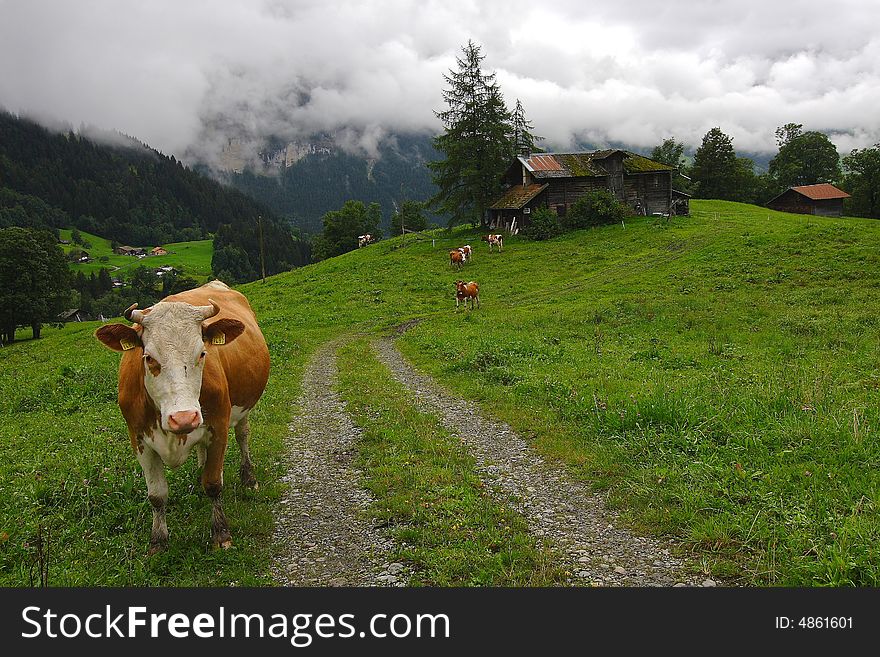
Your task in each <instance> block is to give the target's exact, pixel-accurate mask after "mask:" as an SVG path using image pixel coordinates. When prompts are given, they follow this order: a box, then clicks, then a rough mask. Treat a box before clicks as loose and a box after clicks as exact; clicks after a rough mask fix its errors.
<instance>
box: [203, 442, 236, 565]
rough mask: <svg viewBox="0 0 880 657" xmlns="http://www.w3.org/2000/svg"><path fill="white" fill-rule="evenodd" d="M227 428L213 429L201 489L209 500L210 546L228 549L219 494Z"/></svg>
mask: <svg viewBox="0 0 880 657" xmlns="http://www.w3.org/2000/svg"><path fill="white" fill-rule="evenodd" d="M228 433H229V428H228V426H225V425H224V426H223V427H214V428H213V430H212V434H213V435H212V438H211V444H210V445H208V458H207V459H206V460H205V468H204V470H202V488H204V489H205V494H206V495H207V496H208V497H209V498H211V507H212V508H211V544H212V545H213V546H214V547H222V548H228V547H230V546H231V545H232V536H231V535H230V533H229V523H228V522H227V521H226V514H225V513H223V503H222V502H221V500H220V493H222V492H223V459H224V458H225V456H226V443H227V435H228Z"/></svg>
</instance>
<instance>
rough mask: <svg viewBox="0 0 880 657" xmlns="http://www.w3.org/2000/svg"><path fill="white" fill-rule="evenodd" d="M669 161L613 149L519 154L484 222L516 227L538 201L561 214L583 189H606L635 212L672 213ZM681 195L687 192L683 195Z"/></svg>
mask: <svg viewBox="0 0 880 657" xmlns="http://www.w3.org/2000/svg"><path fill="white" fill-rule="evenodd" d="M674 171H675V167H671V166H669V165H667V164H662V163H660V162H655V161H654V160H650V159H648V158H646V157H644V156H643V155H638V154H636V153H631V152H629V151H623V150H619V149H611V150H602V151H594V152H589V153H532V154H530V155H521V156H519V157H518V158H517V159H516V160H515V161H514V162H513V163H511V165H510V167H508V169H507V171H506V172H505V174H504V178H503V184H504V187H505V192H504V194H503V195H502V196H501V198H499V199H498V200H497V201H495V202H494V203H493V204H492V205H491V206H490V208H489V225H490V227H492V228H505V229H507V230H513V231H516V230H518V229H519V228H520V227H522V226H524V225H527V224H528V223H529V215H530V214H531V212H532V211H533V210H534V209H536V208H539V207H546V208H550V209H552V210H555V211H556V213H557V214H558V215H560V216H563V215H564V214H565V213H566V212H567V211H568V208H569V207H571V205H572V204H573V203H575V202H576V201H578V200H579V199H580V198H581V197H583V196H584V195H585V194H588V193H590V192H593V191H596V190H599V189H606V190H609V191H611V192H612V193H613V194H614V196H615V197H617V199H618V200H619V201H620V202H622V203H625V204H626V205H628V206H629V207H630V208H631V209H632V210H633V212H635V213H636V214H643V215H647V214H655V213H661V214H675V212H676V209H678V208H682V207H684V208H686V207H687V204H686V203H683V204H682V203H678V204H673V190H672V174H673V172H674ZM684 196H687V195H684Z"/></svg>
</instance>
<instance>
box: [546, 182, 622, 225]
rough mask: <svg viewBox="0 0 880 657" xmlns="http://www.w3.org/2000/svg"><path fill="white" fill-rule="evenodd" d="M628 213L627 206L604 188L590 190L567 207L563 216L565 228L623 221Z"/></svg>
mask: <svg viewBox="0 0 880 657" xmlns="http://www.w3.org/2000/svg"><path fill="white" fill-rule="evenodd" d="M627 214H629V212H628V210H627V207H626V206H625V205H624V204H623V203H621V202H619V201H618V200H617V199H616V198H614V194H612V193H611V192H610V191H608V190H606V189H601V190H597V191H595V192H590V193H589V194H587V195H585V196H583V197H582V198H580V199H579V200H578V201H577V202H576V203H574V204H573V205H572V206H571V208H569V210H568V212H567V213H566V215H565V217H563V219H562V221H563V227H564V228H565V229H566V230H576V229H578V228H588V227H590V226H602V225H605V224H614V223H617V222H619V221H623V220H624V219H625V218H626V216H627Z"/></svg>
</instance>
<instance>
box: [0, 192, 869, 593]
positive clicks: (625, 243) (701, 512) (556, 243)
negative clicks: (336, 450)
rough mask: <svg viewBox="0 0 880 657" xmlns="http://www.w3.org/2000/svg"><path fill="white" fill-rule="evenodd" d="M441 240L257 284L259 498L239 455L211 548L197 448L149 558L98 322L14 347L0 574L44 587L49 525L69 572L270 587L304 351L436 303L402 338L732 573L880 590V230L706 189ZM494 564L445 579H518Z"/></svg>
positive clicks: (493, 408)
mask: <svg viewBox="0 0 880 657" xmlns="http://www.w3.org/2000/svg"><path fill="white" fill-rule="evenodd" d="M435 237H436V242H435V243H432V241H431V240H415V239H414V238H412V237H411V236H410V237H408V238H407V239H408V241H407V242H406V243H402V242H401V240H400V238H396V239H394V240H386V241H383V242H380V243H378V244H376V245H373V246H370V247H368V248H365V249H360V250H358V251H355V252H352V253H349V254H346V255H344V256H341V257H338V258H333V259H330V260H328V261H325V262H322V263H318V264H317V265H312V266H309V267H305V268H302V269H299V270H296V271H293V272H290V273H287V274H282V275H279V276H274V277H271V278H270V279H268V280H267V281H266V282H265V283H261V282H257V283H251V284H249V285H246V286H242V288H241V289H242V291H244V292H245V293H246V294H247V295H248V297H249V298H250V299H251V301H252V304H253V305H254V307H255V310H256V311H257V314H258V317H259V319H260V321H261V325H262V326H263V328H264V332H265V333H266V336H267V339H268V341H269V344H270V349H271V354H272V359H273V371H272V376H271V379H270V387H269V390H268V392H267V395H266V397H265V398H264V399H263V400H262V401H261V404H260V406H259V407H258V412H256V413H255V414H254V416H252V417H253V420H252V423H251V424H252V427H253V436H254V437H253V439H252V445H253V447H252V448H253V450H254V460H255V462H256V464H257V467H258V470H257V475H258V477H259V478H260V480H261V489H260V491H259V492H258V493H256V494H254V493H251V492H249V491H246V490H240V489H239V488H238V487H237V486H236V485H235V483H234V482H236V481H237V476H236V474H235V473H236V471H237V463H236V461H237V449H236V447H235V446H234V444H233V445H232V447H231V448H230V451H229V454H230V458H229V461H228V464H227V476H226V480H227V482H228V483H229V485H228V486H227V492H226V493H224V494H225V496H226V500H227V515H228V516H229V519H230V524H231V528H232V532H233V538H234V540H235V543H236V547H235V548H234V549H233V550H231V551H229V552H220V553H217V552H211V551H210V550H209V549H208V548H207V541H208V515H209V508H210V505H209V504H208V502H207V500H206V498H205V497H204V496H203V495H202V494H201V491H200V490H199V489H198V487H197V486H196V485H195V465H194V463H187V464H185V465H184V466H183V467H182V468H181V469H180V470H179V471H176V472H173V473H171V475H170V476H169V481H170V483H171V487H172V490H171V496H170V506H169V510H168V522H169V528H170V530H171V548H170V549H169V551H168V552H166V553H164V554H161V555H157V556H155V557H152V558H150V557H147V556H146V544H147V540H148V533H149V516H150V512H149V505H148V504H147V502H146V499H145V497H146V495H145V486H144V483H143V477H142V475H141V473H140V469H139V466H138V465H137V463H136V461H135V459H134V458H133V456H132V455H131V454H130V450H129V447H128V444H127V442H128V441H127V437H126V434H125V427H124V424H123V422H122V419H121V416H120V413H119V411H118V408H117V407H116V404H115V393H116V387H115V386H116V383H115V376H116V375H115V371H116V366H117V363H118V357H117V356H116V355H115V354H113V353H112V352H109V351H106V350H104V349H103V348H102V347H101V346H100V345H99V344H98V343H97V342H96V341H95V340H94V338H92V336H91V332H92V331H93V330H94V328H95V327H96V326H97V324H78V325H75V326H68V327H65V328H64V329H62V330H54V329H47V330H46V331H45V337H44V338H43V339H41V340H39V341H27V342H22V343H17V344H14V345H12V346H10V347H8V348H4V349H2V350H0V583H2V584H4V585H20V584H27V583H28V570H29V564H30V563H31V562H32V561H33V559H34V556H35V546H34V539H35V536H36V532H37V527H38V526H40V525H41V526H43V527H44V528H45V529H47V530H48V534H49V536H50V550H51V552H52V560H53V566H52V569H51V571H50V573H49V583H50V584H55V585H63V584H96V585H122V584H125V585H134V584H176V585H204V584H218V585H222V584H228V583H232V582H237V583H241V584H248V583H250V584H261V583H266V582H267V581H268V579H267V577H266V575H265V572H266V571H265V568H266V564H267V562H268V559H269V555H270V553H271V545H269V543H270V541H268V540H267V539H268V537H269V536H270V535H271V524H272V519H271V513H272V509H273V505H274V504H275V503H276V501H277V499H278V497H279V495H280V490H281V484H280V483H279V477H280V474H281V469H280V465H279V458H280V450H281V444H282V443H281V441H282V439H283V436H284V433H285V431H286V425H287V422H288V421H289V418H290V412H291V404H292V402H293V401H294V400H295V398H296V395H297V390H298V386H299V381H300V377H301V372H302V370H303V367H304V366H305V363H306V362H307V360H308V357H309V356H310V354H311V353H312V352H313V351H314V349H315V348H317V346H318V345H320V344H322V343H323V342H325V341H327V340H329V339H331V338H333V337H335V336H338V335H340V334H343V333H347V332H354V331H358V332H364V333H370V332H377V331H383V330H386V329H388V328H389V327H391V326H394V325H396V324H398V323H400V322H402V321H405V320H407V319H411V318H415V317H421V318H424V321H423V322H421V323H420V324H419V325H418V326H417V327H416V328H414V329H412V330H411V331H410V332H408V333H407V334H406V335H405V336H404V337H403V338H402V339H401V340H400V346H401V348H402V349H403V350H404V352H405V353H406V354H407V356H408V357H409V358H411V359H412V360H413V361H414V362H415V364H416V365H417V366H418V367H420V368H421V369H423V370H425V371H427V372H428V373H430V374H432V375H433V376H435V377H437V378H438V380H439V381H440V382H442V383H443V384H444V385H446V386H447V387H448V388H450V389H451V390H453V391H455V392H457V393H458V394H461V395H462V396H465V397H467V398H469V399H472V400H475V401H477V402H479V403H480V404H482V405H483V407H484V408H485V409H486V410H487V412H489V413H491V414H493V415H496V416H497V417H499V418H501V419H504V420H506V421H507V422H509V423H511V424H512V425H513V426H514V427H515V428H517V429H518V430H519V431H521V432H522V433H523V434H524V435H526V436H530V437H531V441H532V443H533V445H534V447H535V449H537V450H538V451H539V452H541V453H542V454H544V455H545V456H547V457H548V458H552V459H558V460H560V461H562V462H564V463H566V464H568V465H569V466H570V468H571V470H572V472H573V473H574V474H575V475H576V476H578V477H582V478H584V479H585V480H587V481H590V482H592V483H593V484H594V485H595V486H596V487H598V488H602V489H604V490H606V491H607V494H608V496H609V499H610V501H611V502H612V503H613V504H614V505H615V506H617V507H618V508H619V509H620V510H621V511H622V512H623V514H624V517H625V518H626V519H627V520H628V521H629V522H631V523H633V524H634V525H637V526H638V527H640V528H641V529H642V530H643V531H646V532H652V533H658V534H667V535H671V536H675V537H677V538H679V539H683V540H684V541H685V543H686V545H688V546H690V549H691V550H692V552H693V554H694V556H696V557H697V558H699V559H701V560H703V561H704V562H705V563H706V564H707V565H708V566H709V567H710V568H711V569H712V571H713V572H714V573H715V574H716V575H718V576H721V577H727V578H729V581H731V582H735V583H744V584H751V585H796V586H822V585H831V586H842V585H856V586H877V585H878V584H880V548H878V547H877V546H878V544H880V542H878V538H880V516H878V508H877V505H878V502H880V474H878V473H880V469H878V467H877V466H878V464H880V442H878V429H880V412H878V402H880V373H878V368H877V364H878V363H877V361H878V354H880V351H878V345H880V325H878V318H880V314H878V303H877V301H876V300H875V290H876V289H877V288H878V278H880V223H878V222H876V221H872V220H865V219H849V218H845V219H830V218H821V217H810V216H800V215H787V214H781V213H776V212H772V211H768V210H766V209H763V208H759V207H756V206H748V205H741V204H736V203H727V202H715V201H694V202H692V216H691V217H681V218H673V219H672V220H671V221H669V222H667V223H658V222H657V221H656V220H654V219H652V218H644V217H642V218H633V219H631V220H628V221H627V222H626V224H625V226H621V225H615V226H609V227H604V228H599V229H591V230H586V231H579V232H576V233H572V234H569V235H565V236H562V237H558V238H556V239H554V240H550V241H548V242H543V243H535V242H529V241H527V240H525V239H519V238H516V237H511V238H508V239H506V240H505V249H504V252H503V253H489V252H488V250H487V246H486V245H485V243H482V242H480V241H479V238H478V233H477V232H475V231H470V230H467V229H459V230H457V231H455V232H453V233H452V234H451V235H450V234H448V233H446V232H445V231H437V232H436V233H435ZM464 243H470V244H471V245H472V246H473V247H474V249H475V255H474V258H473V262H472V263H470V264H468V265H466V266H465V267H464V269H463V271H462V272H460V273H459V272H457V271H455V270H453V269H452V268H451V267H450V265H449V263H448V256H447V252H448V250H449V248H451V247H454V246H459V245H461V244H464ZM457 278H463V279H465V280H477V281H478V282H479V283H480V288H481V300H482V308H481V309H479V310H477V311H474V312H465V311H459V312H455V310H454V301H453V282H454V281H455V280H456V279H457ZM356 355H357V354H356V353H355V352H352V353H350V354H349V355H348V356H345V358H348V359H349V361H350V362H352V363H353V362H354V361H355V360H357V359H356V358H354V356H356ZM361 360H363V359H362V358H361ZM343 362H346V361H345V360H344V361H343ZM346 376H348V377H357V376H364V375H363V373H361V374H358V372H357V371H356V370H355V369H354V367H353V366H352V367H351V368H349V370H347V374H346ZM381 378H382V377H381V375H379V376H378V377H377V376H373V377H371V379H370V380H369V381H368V383H369V385H370V386H381ZM355 380H356V379H346V381H348V383H346V384H345V385H347V386H349V387H351V386H353V385H354V383H353V382H354V381H355ZM366 385H367V382H364V383H363V385H361V388H363V389H367V388H366ZM388 391H392V387H391V384H390V383H389V384H388ZM371 394H372V393H371ZM357 403H359V404H363V405H364V408H370V407H372V406H374V405H375V404H370V402H369V399H366V398H361V399H360V401H358V402H357ZM364 416H365V417H368V416H369V415H368V414H367V413H366V412H365V413H364ZM364 422H365V423H366V420H364ZM400 431H401V432H402V433H401V435H404V434H405V431H404V429H400ZM403 444H406V440H404V441H403ZM370 449H371V448H370V447H369V445H367V444H365V445H364V446H363V453H362V457H363V458H364V459H370V458H374V457H371V456H370V452H369V450H370ZM420 485H421V484H420V483H419V482H414V486H416V487H418V486H420ZM433 521H434V520H432V519H430V518H428V519H426V522H428V523H429V524H430V523H431V522H433ZM526 547H527V546H526ZM437 556H438V555H436V554H435V555H432V554H431V553H430V548H427V552H426V553H425V554H423V555H421V556H419V558H420V559H425V560H430V559H432V558H435V557H437ZM427 562H428V561H425V562H424V563H427ZM480 568H483V566H477V565H476V564H474V567H473V569H472V572H470V573H465V574H462V573H457V574H456V575H455V578H450V579H448V580H443V579H442V577H446V575H438V576H437V580H438V581H450V582H452V581H457V582H458V581H466V580H467V577H471V578H473V579H474V580H475V581H487V582H493V581H497V580H494V579H492V577H489V579H486V580H479V578H478V577H474V573H476V572H478V571H479V569H480ZM437 572H442V571H437ZM482 572H484V573H485V572H490V571H488V570H486V569H485V568H484V569H483V571H482Z"/></svg>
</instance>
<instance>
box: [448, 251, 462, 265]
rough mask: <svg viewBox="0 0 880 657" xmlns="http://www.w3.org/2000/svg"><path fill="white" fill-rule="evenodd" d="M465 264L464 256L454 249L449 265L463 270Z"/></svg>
mask: <svg viewBox="0 0 880 657" xmlns="http://www.w3.org/2000/svg"><path fill="white" fill-rule="evenodd" d="M463 263H464V255H463V254H462V252H461V251H459V250H458V249H453V250H452V251H450V252H449V264H450V265H452V266H453V267H458V268H459V269H461V266H462V264H463Z"/></svg>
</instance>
